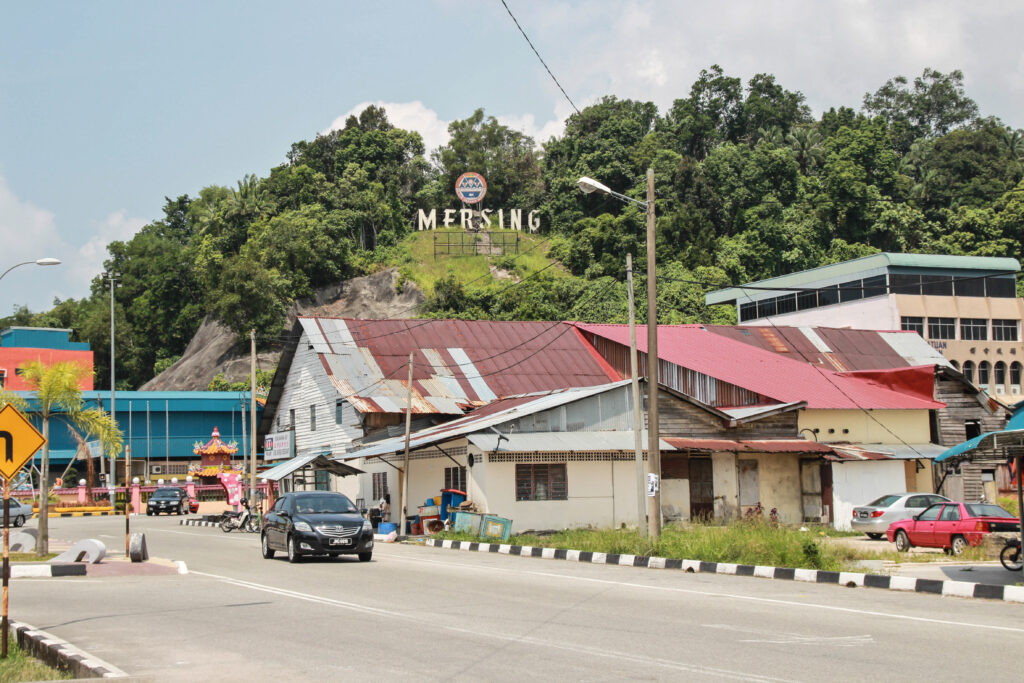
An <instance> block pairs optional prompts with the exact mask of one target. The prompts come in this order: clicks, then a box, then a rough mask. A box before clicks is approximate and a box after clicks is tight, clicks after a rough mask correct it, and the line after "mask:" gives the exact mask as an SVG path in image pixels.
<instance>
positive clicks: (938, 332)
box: [928, 318, 956, 339]
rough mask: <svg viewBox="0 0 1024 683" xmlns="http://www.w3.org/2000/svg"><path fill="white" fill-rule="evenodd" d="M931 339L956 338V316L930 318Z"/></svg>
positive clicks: (929, 334) (929, 336) (929, 335)
mask: <svg viewBox="0 0 1024 683" xmlns="http://www.w3.org/2000/svg"><path fill="white" fill-rule="evenodd" d="M928 338H929V339H956V321H955V319H954V318H928Z"/></svg>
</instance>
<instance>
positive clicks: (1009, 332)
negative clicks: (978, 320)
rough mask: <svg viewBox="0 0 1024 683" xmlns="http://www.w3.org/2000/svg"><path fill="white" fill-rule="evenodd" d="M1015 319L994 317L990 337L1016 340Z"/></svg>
mask: <svg viewBox="0 0 1024 683" xmlns="http://www.w3.org/2000/svg"><path fill="white" fill-rule="evenodd" d="M1017 337H1018V334H1017V321H1016V320H1005V319H1001V318H995V319H994V320H993V321H992V339H993V340H995V341H1017Z"/></svg>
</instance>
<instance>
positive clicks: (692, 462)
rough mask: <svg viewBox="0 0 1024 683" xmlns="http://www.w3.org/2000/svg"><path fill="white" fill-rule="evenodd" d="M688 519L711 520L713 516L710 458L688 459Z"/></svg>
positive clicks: (712, 485) (713, 500) (713, 490)
mask: <svg viewBox="0 0 1024 683" xmlns="http://www.w3.org/2000/svg"><path fill="white" fill-rule="evenodd" d="M688 465H689V467H688V473H689V475H690V519H693V520H697V519H701V518H706V519H711V518H713V517H714V516H715V489H714V479H713V477H712V473H711V472H712V470H711V458H690V459H689V463H688Z"/></svg>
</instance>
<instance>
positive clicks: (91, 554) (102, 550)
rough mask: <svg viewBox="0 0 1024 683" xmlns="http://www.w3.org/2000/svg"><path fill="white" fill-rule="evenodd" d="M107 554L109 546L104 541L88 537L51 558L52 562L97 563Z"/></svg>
mask: <svg viewBox="0 0 1024 683" xmlns="http://www.w3.org/2000/svg"><path fill="white" fill-rule="evenodd" d="M106 555H107V546H106V545H104V543H103V541H101V540H99V539H96V538H86V539H84V540H82V541H79V542H78V543H75V544H74V545H73V546H71V550H66V551H64V552H63V553H61V554H60V555H58V556H57V557H55V558H53V559H52V560H50V562H51V563H52V564H64V563H67V562H88V563H89V564H96V563H97V562H99V561H100V560H102V559H103V558H104V557H106Z"/></svg>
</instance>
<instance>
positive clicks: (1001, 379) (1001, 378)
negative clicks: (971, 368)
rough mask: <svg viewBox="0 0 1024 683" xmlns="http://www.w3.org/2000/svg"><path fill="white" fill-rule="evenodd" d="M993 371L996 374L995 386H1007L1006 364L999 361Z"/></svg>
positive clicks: (993, 381)
mask: <svg viewBox="0 0 1024 683" xmlns="http://www.w3.org/2000/svg"><path fill="white" fill-rule="evenodd" d="M992 371H993V372H994V373H995V377H994V378H993V380H992V383H993V384H995V385H997V386H1001V385H1003V384H1006V363H1004V362H1003V361H998V362H997V363H996V364H995V365H994V366H993V367H992Z"/></svg>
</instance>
